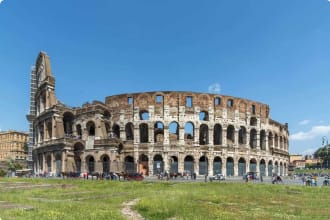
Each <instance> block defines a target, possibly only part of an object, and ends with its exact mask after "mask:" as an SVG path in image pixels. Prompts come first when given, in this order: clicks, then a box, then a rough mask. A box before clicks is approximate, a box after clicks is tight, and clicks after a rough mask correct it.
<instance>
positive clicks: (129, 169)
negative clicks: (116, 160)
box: [124, 156, 135, 173]
mask: <svg viewBox="0 0 330 220" xmlns="http://www.w3.org/2000/svg"><path fill="white" fill-rule="evenodd" d="M124 167H125V172H126V173H134V172H135V166H134V158H133V157H132V156H126V157H125V159H124Z"/></svg>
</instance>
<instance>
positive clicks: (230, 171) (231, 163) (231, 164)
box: [226, 157, 234, 176]
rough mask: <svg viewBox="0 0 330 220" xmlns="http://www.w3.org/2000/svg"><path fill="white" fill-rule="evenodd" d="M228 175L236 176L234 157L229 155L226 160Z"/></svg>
mask: <svg viewBox="0 0 330 220" xmlns="http://www.w3.org/2000/svg"><path fill="white" fill-rule="evenodd" d="M226 176H234V159H233V158H232V157H228V158H227V161H226Z"/></svg>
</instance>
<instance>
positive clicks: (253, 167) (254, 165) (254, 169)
mask: <svg viewBox="0 0 330 220" xmlns="http://www.w3.org/2000/svg"><path fill="white" fill-rule="evenodd" d="M249 170H250V171H251V172H257V160H256V159H255V158H252V159H251V160H250V166H249Z"/></svg>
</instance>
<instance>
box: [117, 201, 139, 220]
mask: <svg viewBox="0 0 330 220" xmlns="http://www.w3.org/2000/svg"><path fill="white" fill-rule="evenodd" d="M138 201H139V199H134V200H132V201H129V202H124V203H123V208H122V209H121V213H122V214H123V215H124V216H125V217H126V218H127V219H134V220H144V218H143V217H142V216H141V215H140V213H138V212H136V211H135V210H133V209H132V206H134V205H135V204H136V203H137V202H138Z"/></svg>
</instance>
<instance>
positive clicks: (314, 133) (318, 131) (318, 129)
mask: <svg viewBox="0 0 330 220" xmlns="http://www.w3.org/2000/svg"><path fill="white" fill-rule="evenodd" d="M329 133H330V125H327V126H324V125H319V126H314V127H312V129H311V130H309V131H307V132H304V131H300V132H297V133H294V134H292V135H290V140H293V141H303V140H311V139H313V138H315V137H319V136H322V135H327V134H329Z"/></svg>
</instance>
